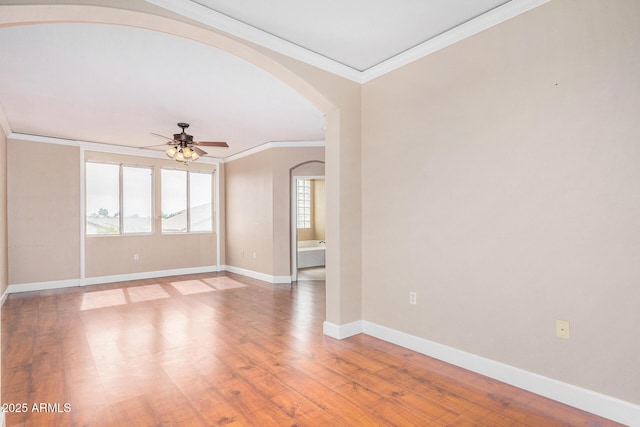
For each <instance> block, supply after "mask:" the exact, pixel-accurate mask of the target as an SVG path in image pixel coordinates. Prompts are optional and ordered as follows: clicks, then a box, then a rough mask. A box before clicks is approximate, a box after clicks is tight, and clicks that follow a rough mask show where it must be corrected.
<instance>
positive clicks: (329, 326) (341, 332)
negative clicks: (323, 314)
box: [322, 320, 362, 340]
mask: <svg viewBox="0 0 640 427" xmlns="http://www.w3.org/2000/svg"><path fill="white" fill-rule="evenodd" d="M322 332H324V334H325V335H328V336H330V337H332V338H336V339H339V340H341V339H344V338H349V337H351V336H353V335H358V334H361V333H362V321H361V320H358V321H355V322H351V323H345V324H344V325H336V324H335V323H331V322H326V321H325V322H324V323H323V324H322Z"/></svg>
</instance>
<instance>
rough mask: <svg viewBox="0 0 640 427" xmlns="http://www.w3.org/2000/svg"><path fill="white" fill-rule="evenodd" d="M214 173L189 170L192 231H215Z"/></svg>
mask: <svg viewBox="0 0 640 427" xmlns="http://www.w3.org/2000/svg"><path fill="white" fill-rule="evenodd" d="M211 181H212V174H210V173H200V172H189V209H190V210H191V211H190V213H189V221H190V222H191V224H189V225H190V227H189V229H190V231H213V218H212V214H211V212H212V204H211V189H212V183H211Z"/></svg>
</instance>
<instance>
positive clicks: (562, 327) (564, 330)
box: [556, 320, 569, 340]
mask: <svg viewBox="0 0 640 427" xmlns="http://www.w3.org/2000/svg"><path fill="white" fill-rule="evenodd" d="M556 336H557V337H558V338H563V339H565V340H568V339H569V321H568V320H556Z"/></svg>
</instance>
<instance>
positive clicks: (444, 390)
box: [2, 274, 617, 426]
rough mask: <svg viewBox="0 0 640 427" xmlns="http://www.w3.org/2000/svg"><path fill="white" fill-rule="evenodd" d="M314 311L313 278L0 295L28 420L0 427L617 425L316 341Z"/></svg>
mask: <svg viewBox="0 0 640 427" xmlns="http://www.w3.org/2000/svg"><path fill="white" fill-rule="evenodd" d="M324 301H325V293H324V283H323V282H318V281H308V282H305V281H300V282H299V283H298V285H297V286H292V287H290V286H289V285H270V284H266V283H264V282H260V281H257V280H253V279H248V278H245V277H242V276H235V275H231V274H228V275H216V274H209V275H205V274H202V275H190V276H180V277H170V278H163V279H148V280H140V281H135V282H125V283H117V284H109V285H98V286H91V287H86V288H69V289H63V290H55V291H42V292H32V293H22V294H12V295H10V296H9V298H8V299H7V301H6V302H5V304H4V306H3V308H2V365H3V366H2V387H3V390H2V399H3V402H4V403H5V404H7V405H9V404H14V407H13V409H14V411H15V410H16V409H20V407H16V406H15V404H22V403H25V404H26V406H27V408H21V409H27V411H26V412H11V413H8V414H7V425H9V426H22V425H27V426H49V425H50V426H68V425H73V426H92V425H95V426H120V425H122V426H212V425H227V424H231V425H258V426H270V425H273V426H290V425H299V426H305V425H306V426H324V425H337V426H374V425H375V426H387V425H389V426H391V425H398V426H447V425H451V426H565V425H575V426H577V425H590V426H612V425H617V424H615V423H613V422H610V421H607V420H604V419H602V418H599V417H596V416H594V415H591V414H587V413H584V412H581V411H579V410H577V409H574V408H570V407H567V406H564V405H561V404H559V403H556V402H553V401H550V400H548V399H544V398H542V397H539V396H536V395H533V394H531V393H527V392H525V391H522V390H519V389H517V388H514V387H511V386H508V385H505V384H502V383H500V382H498V381H495V380H492V379H489V378H486V377H483V376H480V375H477V374H473V373H471V372H469V371H466V370H463V369H460V368H457V367H454V366H452V365H448V364H446V363H443V362H440V361H437V360H435V359H432V358H429V357H426V356H424V355H420V354H418V353H415V352H412V351H410V350H406V349H403V348H401V347H397V346H395V345H392V344H389V343H386V342H384V341H380V340H378V339H375V338H372V337H369V336H366V335H357V336H354V337H351V338H349V339H345V340H341V341H339V340H335V339H332V338H329V337H326V336H324V335H323V334H322V322H323V320H324V317H325V302H324ZM41 403H44V404H45V405H44V406H42V405H40V404H41ZM34 404H36V406H35V408H34ZM47 404H49V405H47ZM56 404H57V405H56ZM65 404H66V405H67V406H65ZM34 409H39V410H38V411H35V410H34ZM69 409H70V410H69Z"/></svg>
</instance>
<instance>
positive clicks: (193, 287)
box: [80, 277, 247, 311]
mask: <svg viewBox="0 0 640 427" xmlns="http://www.w3.org/2000/svg"><path fill="white" fill-rule="evenodd" d="M245 286H247V285H245V284H242V283H240V282H238V281H236V280H234V279H232V278H230V277H211V278H206V279H194V280H181V281H177V282H170V283H169V284H165V285H164V287H163V286H162V285H160V284H152V285H142V286H130V287H123V288H116V289H107V290H101V291H92V292H85V293H84V295H83V296H82V302H81V304H80V310H81V311H86V310H95V309H99V308H106V307H115V306H118V305H125V304H133V303H138V302H144V301H154V300H161V299H167V298H171V297H172V294H173V295H174V296H178V295H192V294H200V293H205V292H215V291H222V290H227V289H235V288H243V287H245ZM173 291H177V292H178V295H176V293H175V292H173Z"/></svg>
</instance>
